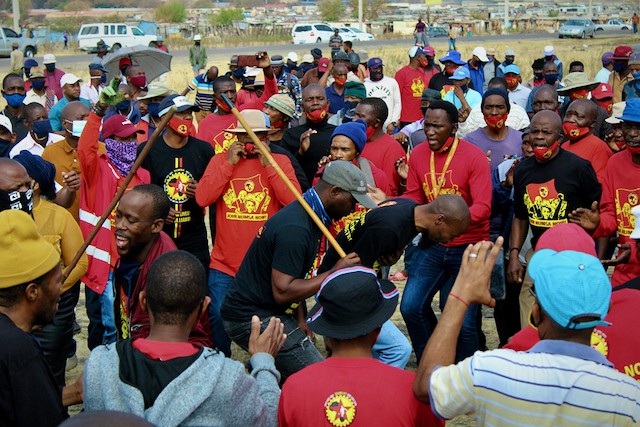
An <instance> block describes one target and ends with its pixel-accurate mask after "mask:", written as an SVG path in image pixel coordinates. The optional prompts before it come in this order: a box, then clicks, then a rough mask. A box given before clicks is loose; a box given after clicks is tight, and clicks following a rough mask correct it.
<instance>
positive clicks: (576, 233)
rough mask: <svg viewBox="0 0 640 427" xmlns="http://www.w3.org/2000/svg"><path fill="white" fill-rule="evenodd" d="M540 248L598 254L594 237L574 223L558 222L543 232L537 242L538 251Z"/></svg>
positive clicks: (595, 255)
mask: <svg viewBox="0 0 640 427" xmlns="http://www.w3.org/2000/svg"><path fill="white" fill-rule="evenodd" d="M540 249H552V250H554V251H556V252H562V251H576V252H582V253H585V254H588V255H592V256H594V257H597V256H598V255H597V254H596V244H595V243H594V241H593V238H592V237H591V236H589V234H587V232H586V231H584V229H583V228H582V227H580V226H579V225H577V224H572V223H562V224H558V225H555V226H553V227H552V228H550V229H548V230H547V231H545V232H544V233H542V235H541V236H540V238H539V239H538V243H537V244H536V251H539V250H540Z"/></svg>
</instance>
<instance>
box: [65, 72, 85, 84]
mask: <svg viewBox="0 0 640 427" xmlns="http://www.w3.org/2000/svg"><path fill="white" fill-rule="evenodd" d="M81 81H82V79H81V78H80V77H78V76H76V75H75V74H71V73H67V74H65V75H64V76H62V77H61V78H60V87H63V86H64V85H73V84H76V83H77V82H81Z"/></svg>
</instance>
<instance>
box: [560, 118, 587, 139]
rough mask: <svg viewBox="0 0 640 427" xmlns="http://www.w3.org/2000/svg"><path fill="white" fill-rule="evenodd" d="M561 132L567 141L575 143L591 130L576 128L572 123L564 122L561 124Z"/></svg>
mask: <svg viewBox="0 0 640 427" xmlns="http://www.w3.org/2000/svg"><path fill="white" fill-rule="evenodd" d="M562 132H564V134H565V136H566V137H567V138H568V139H569V141H576V140H578V139H580V138H582V137H583V136H585V135H586V134H588V133H589V132H591V129H590V128H588V127H578V126H576V125H574V124H573V123H569V122H564V123H563V124H562Z"/></svg>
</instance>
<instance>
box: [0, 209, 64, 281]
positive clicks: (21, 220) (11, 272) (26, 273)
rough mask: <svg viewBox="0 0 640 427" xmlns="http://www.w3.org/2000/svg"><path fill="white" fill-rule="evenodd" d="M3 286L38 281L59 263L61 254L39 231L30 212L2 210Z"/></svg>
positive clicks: (1, 274) (1, 278)
mask: <svg viewBox="0 0 640 427" xmlns="http://www.w3.org/2000/svg"><path fill="white" fill-rule="evenodd" d="M0 257H2V261H3V263H4V264H3V267H2V271H0V289H7V288H11V287H14V286H17V285H21V284H23V283H29V282H31V281H33V280H36V279H38V278H40V277H42V276H44V275H45V274H47V273H48V272H49V271H51V270H52V269H53V268H54V267H55V266H56V265H59V264H60V253H59V252H58V251H57V250H56V248H55V247H54V246H53V245H52V244H51V243H49V242H47V241H46V240H45V239H44V237H42V236H41V235H40V233H39V232H38V227H37V226H36V223H35V221H34V220H33V218H31V216H29V214H27V213H25V212H23V211H20V210H16V209H8V210H5V211H2V212H0Z"/></svg>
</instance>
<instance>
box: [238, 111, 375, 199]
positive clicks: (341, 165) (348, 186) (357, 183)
mask: <svg viewBox="0 0 640 427" xmlns="http://www.w3.org/2000/svg"><path fill="white" fill-rule="evenodd" d="M245 111H246V110H245ZM321 179H322V180H323V181H324V182H326V183H327V184H329V185H335V186H336V187H340V188H341V189H342V190H344V191H348V192H349V193H351V195H352V196H353V198H354V199H356V201H357V202H358V203H360V204H361V205H362V206H364V207H365V208H369V209H373V208H375V207H377V206H378V205H377V203H376V202H374V201H373V200H371V198H370V197H369V196H367V178H366V177H365V176H364V172H362V171H361V170H360V169H359V168H358V167H357V166H356V165H354V164H353V163H351V162H346V161H344V160H334V161H333V162H330V163H328V164H327V165H326V166H325V168H324V172H323V173H322V178H321Z"/></svg>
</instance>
